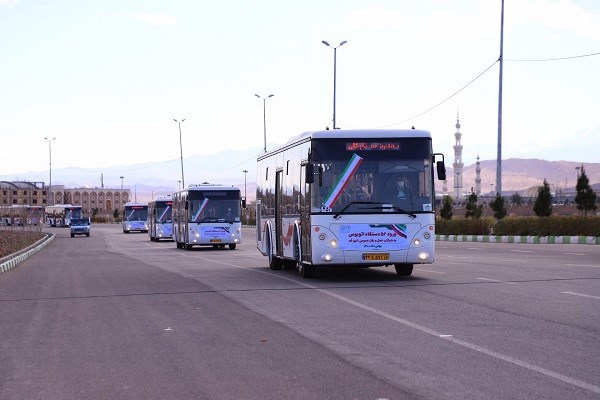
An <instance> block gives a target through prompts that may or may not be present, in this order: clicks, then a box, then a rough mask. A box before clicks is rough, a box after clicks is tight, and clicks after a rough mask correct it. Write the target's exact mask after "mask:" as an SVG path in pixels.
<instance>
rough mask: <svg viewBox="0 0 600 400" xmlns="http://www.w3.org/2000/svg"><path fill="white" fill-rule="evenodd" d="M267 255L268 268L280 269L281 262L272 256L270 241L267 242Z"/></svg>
mask: <svg viewBox="0 0 600 400" xmlns="http://www.w3.org/2000/svg"><path fill="white" fill-rule="evenodd" d="M267 255H268V256H269V268H271V269H272V270H279V269H281V266H282V265H281V262H280V261H279V260H278V259H277V257H275V255H273V249H272V248H271V240H270V239H268V240H267Z"/></svg>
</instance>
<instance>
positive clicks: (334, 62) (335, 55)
mask: <svg viewBox="0 0 600 400" xmlns="http://www.w3.org/2000/svg"><path fill="white" fill-rule="evenodd" d="M321 42H322V43H323V44H324V45H325V46H327V47H331V48H332V49H333V129H336V126H335V83H336V69H337V68H336V64H337V62H336V58H337V49H338V47H341V46H343V45H345V44H346V43H348V41H347V40H344V41H343V42H340V44H338V45H337V46H335V47H334V46H331V45H330V44H329V42H326V41H325V40H321Z"/></svg>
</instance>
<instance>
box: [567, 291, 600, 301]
mask: <svg viewBox="0 0 600 400" xmlns="http://www.w3.org/2000/svg"><path fill="white" fill-rule="evenodd" d="M561 293H564V294H572V295H573V296H581V297H588V298H590V299H596V300H600V296H592V295H591V294H583V293H576V292H561Z"/></svg>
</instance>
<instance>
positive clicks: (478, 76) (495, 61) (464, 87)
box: [381, 60, 499, 128]
mask: <svg viewBox="0 0 600 400" xmlns="http://www.w3.org/2000/svg"><path fill="white" fill-rule="evenodd" d="M498 61H499V60H494V62H493V63H492V64H491V65H490V66H489V67H487V68H486V69H485V70H483V72H481V73H480V74H479V75H477V76H476V77H475V78H473V79H472V80H471V81H470V82H469V83H467V84H466V85H464V86H463V87H462V88H460V89H458V90H457V91H456V92H454V93H452V94H451V95H450V96H448V97H446V98H445V99H444V100H442V101H440V102H439V103H437V104H436V105H435V106H433V107H430V108H428V109H427V110H425V111H423V112H422V113H420V114H417V115H415V116H413V117H410V118H408V119H405V120H404V121H400V122H397V123H395V124H389V125H385V126H382V127H381V128H387V127H389V126H394V125H400V124H402V123H404V122H407V121H410V120H412V119H415V118H417V117H420V116H421V115H423V114H426V113H428V112H429V111H431V110H433V109H434V108H437V107H439V106H441V105H442V104H444V103H445V102H447V101H448V100H450V99H451V98H453V97H454V96H456V95H457V94H459V93H460V92H462V91H463V90H464V89H466V88H467V87H468V86H469V85H471V84H472V83H473V82H475V81H476V80H477V79H479V78H480V77H481V76H482V75H483V74H485V73H486V72H487V71H489V69H490V68H492V67H493V66H494V65H495V64H496V63H497V62H498Z"/></svg>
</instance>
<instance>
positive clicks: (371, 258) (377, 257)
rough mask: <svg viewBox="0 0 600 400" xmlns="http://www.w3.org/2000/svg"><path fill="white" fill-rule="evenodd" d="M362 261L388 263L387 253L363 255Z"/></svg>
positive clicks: (388, 256) (388, 255)
mask: <svg viewBox="0 0 600 400" xmlns="http://www.w3.org/2000/svg"><path fill="white" fill-rule="evenodd" d="M362 259H363V260H365V261H388V260H389V259H390V254H389V253H363V255H362Z"/></svg>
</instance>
